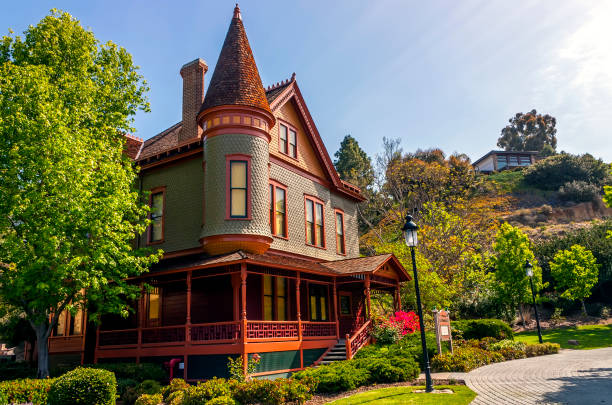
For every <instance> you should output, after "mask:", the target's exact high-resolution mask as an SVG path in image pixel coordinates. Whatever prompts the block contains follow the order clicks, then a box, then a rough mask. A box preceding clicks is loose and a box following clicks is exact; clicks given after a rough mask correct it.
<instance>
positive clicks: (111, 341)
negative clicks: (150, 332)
mask: <svg viewBox="0 0 612 405" xmlns="http://www.w3.org/2000/svg"><path fill="white" fill-rule="evenodd" d="M99 334H100V335H99V337H98V346H123V345H136V344H138V329H124V330H101V331H100V332H99Z"/></svg>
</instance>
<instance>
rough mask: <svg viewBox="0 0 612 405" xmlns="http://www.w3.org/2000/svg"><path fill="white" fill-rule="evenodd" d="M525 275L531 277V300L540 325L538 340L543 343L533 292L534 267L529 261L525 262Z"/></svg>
mask: <svg viewBox="0 0 612 405" xmlns="http://www.w3.org/2000/svg"><path fill="white" fill-rule="evenodd" d="M525 273H526V274H527V277H529V285H530V286H531V298H532V299H533V309H534V311H535V317H536V324H537V325H538V339H539V341H540V343H542V331H541V330H540V316H539V315H538V307H537V306H536V301H535V291H534V290H533V266H532V265H531V263H530V262H529V259H527V261H526V262H525Z"/></svg>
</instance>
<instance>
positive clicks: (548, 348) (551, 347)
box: [525, 342, 561, 357]
mask: <svg viewBox="0 0 612 405" xmlns="http://www.w3.org/2000/svg"><path fill="white" fill-rule="evenodd" d="M560 347H561V346H559V344H558V343H548V342H546V343H536V344H532V345H527V347H526V348H525V353H526V354H527V357H535V356H542V355H544V354H554V353H559V348H560Z"/></svg>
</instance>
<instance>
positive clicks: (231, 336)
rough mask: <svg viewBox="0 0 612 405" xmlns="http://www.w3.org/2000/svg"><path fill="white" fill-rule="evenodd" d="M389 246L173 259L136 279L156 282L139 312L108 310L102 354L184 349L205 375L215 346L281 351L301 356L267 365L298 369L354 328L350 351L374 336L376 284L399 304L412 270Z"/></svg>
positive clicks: (220, 356) (98, 353) (223, 353)
mask: <svg viewBox="0 0 612 405" xmlns="http://www.w3.org/2000/svg"><path fill="white" fill-rule="evenodd" d="M387 256H388V257H381V256H376V257H375V258H376V260H372V259H373V258H359V259H348V260H343V261H340V262H328V263H317V262H311V261H306V260H302V259H296V258H288V257H281V256H273V255H271V254H265V255H251V254H247V253H242V252H237V253H233V254H230V255H226V256H223V257H217V258H212V259H211V258H202V259H201V260H199V261H194V260H192V261H191V262H190V263H186V262H183V263H181V262H180V261H179V262H178V263H176V267H177V268H173V267H172V266H170V265H169V264H166V265H165V266H164V267H165V269H164V270H160V271H155V272H154V273H152V274H149V275H147V277H146V278H143V279H139V280H134V281H137V282H139V283H140V284H141V285H142V286H143V290H144V284H145V283H146V284H148V285H150V286H151V287H150V289H149V291H148V292H147V293H145V294H143V296H142V298H141V299H140V300H139V302H138V303H135V305H134V306H135V312H134V314H133V315H132V316H131V317H129V318H127V319H125V318H119V317H107V318H106V319H103V321H102V324H101V327H100V328H98V330H97V332H96V344H95V353H94V361H96V362H97V361H113V360H117V359H131V360H133V361H136V362H139V361H150V360H151V359H152V358H158V359H159V358H164V359H165V358H167V359H170V358H180V359H181V360H182V362H183V364H184V368H183V370H181V371H179V370H176V371H177V372H182V373H183V374H184V377H185V378H186V379H189V380H195V379H200V378H205V377H206V376H205V375H203V374H202V373H200V372H198V371H197V370H196V368H201V366H202V363H208V364H211V363H210V362H211V361H213V360H214V358H215V356H216V358H217V360H218V362H219V365H218V367H221V363H223V365H224V364H225V363H226V362H227V356H228V355H248V354H250V353H259V354H260V355H261V354H262V353H263V354H270V353H273V352H275V353H276V354H277V356H276V357H278V356H281V357H282V356H285V357H286V356H292V358H291V359H290V360H287V361H285V362H284V363H283V361H280V360H279V361H280V363H283V364H285V366H284V368H283V367H281V368H280V369H278V367H279V366H277V367H276V369H275V370H268V371H261V372H260V373H259V374H273V373H279V372H289V371H295V370H299V369H302V368H304V367H307V366H309V365H311V364H313V363H315V362H316V361H317V360H319V359H320V358H321V357H322V356H323V355H324V354H325V352H326V351H327V350H328V349H329V348H330V347H332V346H333V345H335V344H336V343H337V342H338V340H339V339H343V338H346V339H347V357H348V358H350V357H351V356H352V354H353V353H354V352H356V351H357V350H358V349H359V347H361V346H362V345H363V344H365V343H367V340H368V339H369V330H370V329H369V327H370V325H371V322H370V290H371V289H376V290H382V291H388V292H389V293H391V294H392V295H393V297H394V303H395V305H396V307H398V308H399V293H398V292H399V283H400V281H404V279H408V278H407V275H406V274H405V271H403V268H401V265H400V268H397V264H398V263H395V262H394V260H395V261H396V260H397V259H395V258H394V257H393V256H392V255H387ZM364 259H370V260H369V261H364ZM341 262H342V263H341ZM186 265H187V266H186ZM330 265H331V266H330ZM356 265H359V267H356ZM360 270H361V271H360ZM402 271H403V273H404V274H403V275H402ZM279 353H280V354H279ZM282 353H285V354H282ZM198 356H200V357H198ZM267 357H270V358H272V357H274V356H271V355H270V356H267ZM243 358H245V359H246V356H244V357H243ZM263 358H264V360H266V356H264V357H263ZM270 361H271V362H274V361H273V360H270ZM190 363H194V364H193V365H192V364H190ZM195 363H197V365H196V364H195ZM245 367H246V362H245ZM270 367H272V368H275V367H273V366H272V365H271V366H270ZM213 368H214V367H213ZM272 371H273V372H272Z"/></svg>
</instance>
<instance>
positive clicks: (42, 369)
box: [34, 324, 49, 378]
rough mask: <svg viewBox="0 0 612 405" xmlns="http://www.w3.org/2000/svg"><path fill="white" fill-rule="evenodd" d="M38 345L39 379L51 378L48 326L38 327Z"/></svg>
mask: <svg viewBox="0 0 612 405" xmlns="http://www.w3.org/2000/svg"><path fill="white" fill-rule="evenodd" d="M34 331H35V332H36V345H37V348H38V378H47V377H49V346H48V345H47V338H48V333H47V332H48V326H47V325H45V324H41V325H36V326H35V328H34Z"/></svg>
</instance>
